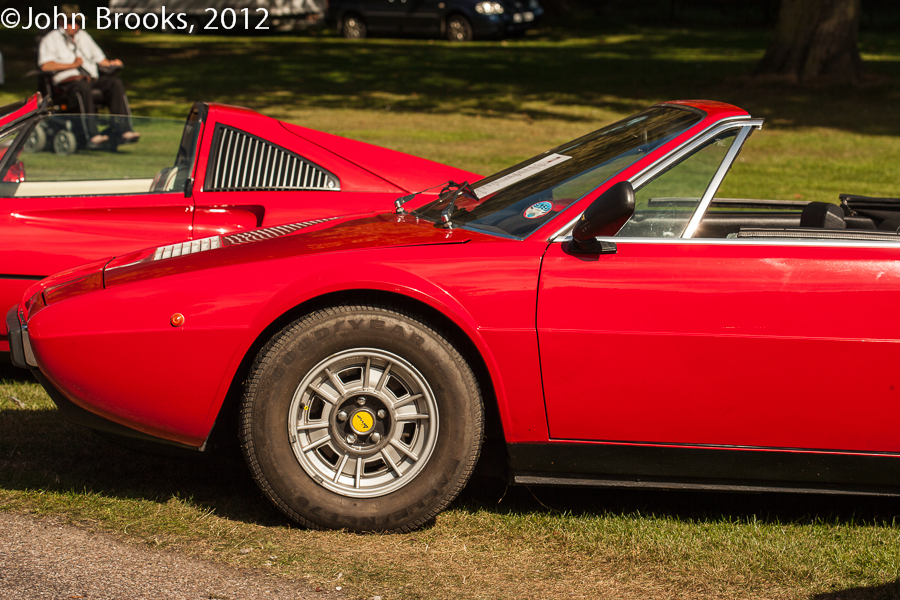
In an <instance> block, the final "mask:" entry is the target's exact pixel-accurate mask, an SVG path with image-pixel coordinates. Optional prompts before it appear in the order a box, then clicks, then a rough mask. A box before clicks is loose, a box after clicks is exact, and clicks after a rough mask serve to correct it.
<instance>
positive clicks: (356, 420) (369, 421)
mask: <svg viewBox="0 0 900 600" xmlns="http://www.w3.org/2000/svg"><path fill="white" fill-rule="evenodd" d="M350 424H351V425H352V426H353V429H354V430H355V431H356V433H369V431H371V430H372V427H374V426H375V417H374V416H373V415H372V413H370V412H368V411H365V410H361V411H359V412H358V413H356V414H355V415H353V419H352V420H351V421H350Z"/></svg>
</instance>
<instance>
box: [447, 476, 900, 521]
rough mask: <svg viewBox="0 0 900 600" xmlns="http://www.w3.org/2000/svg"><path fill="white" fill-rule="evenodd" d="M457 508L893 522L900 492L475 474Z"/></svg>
mask: <svg viewBox="0 0 900 600" xmlns="http://www.w3.org/2000/svg"><path fill="white" fill-rule="evenodd" d="M455 506H456V508H458V509H460V510H465V511H469V512H473V513H474V512H478V511H488V512H495V513H498V514H521V513H537V514H548V515H553V514H556V515H560V514H567V515H574V516H598V515H614V516H629V515H641V516H645V517H646V516H648V515H653V516H658V517H668V518H674V519H676V520H679V521H689V522H709V523H716V522H731V521H735V520H737V521H742V522H750V521H753V522H758V523H771V524H786V523H792V524H797V525H804V524H821V523H829V524H843V525H861V526H878V527H880V526H887V527H890V526H893V525H894V524H895V523H896V522H897V521H898V520H900V499H898V498H896V497H878V496H852V495H840V494H805V493H804V494H800V493H775V492H760V493H737V492H708V491H689V490H635V489H617V488H581V487H578V488H573V487H538V486H508V487H506V486H505V485H503V484H499V485H498V484H496V483H494V484H490V483H488V484H485V483H484V482H482V481H478V480H473V481H472V482H471V483H470V484H469V486H467V488H466V489H465V490H464V491H463V493H462V494H461V495H460V498H459V499H458V500H457V502H456V505H455Z"/></svg>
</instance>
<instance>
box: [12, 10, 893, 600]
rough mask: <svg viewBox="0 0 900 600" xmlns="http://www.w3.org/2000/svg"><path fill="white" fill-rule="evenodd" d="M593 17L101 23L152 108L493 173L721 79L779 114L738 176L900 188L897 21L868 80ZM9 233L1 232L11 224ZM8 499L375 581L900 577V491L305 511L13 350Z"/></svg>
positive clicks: (367, 593) (493, 496)
mask: <svg viewBox="0 0 900 600" xmlns="http://www.w3.org/2000/svg"><path fill="white" fill-rule="evenodd" d="M594 25H595V24H585V25H583V26H582V28H581V30H579V31H577V32H575V33H569V34H563V33H561V32H558V31H554V30H548V31H545V32H543V33H539V34H538V35H529V36H527V37H526V38H524V39H520V40H514V41H509V42H504V43H498V42H477V43H473V44H465V45H451V44H447V43H444V42H440V41H435V42H429V41H427V40H390V39H376V40H367V41H365V42H361V43H352V42H346V41H344V40H341V39H337V38H333V37H327V36H325V35H319V34H315V35H307V36H295V35H283V36H273V37H262V38H243V37H179V36H164V35H155V34H147V33H144V34H142V35H134V34H131V33H103V34H98V35H97V36H96V37H97V39H98V41H99V42H100V44H101V46H103V47H104V49H105V50H106V51H107V53H108V54H109V55H110V56H115V57H120V58H122V59H123V60H124V61H125V63H126V66H127V68H126V70H125V71H124V79H125V81H126V85H127V87H128V89H129V91H130V94H131V99H132V106H133V108H134V111H135V113H136V114H140V115H146V116H164V117H172V118H183V117H184V116H185V115H186V114H187V111H188V109H189V108H190V105H191V103H192V102H193V101H195V100H211V101H219V102H228V103H233V104H240V105H245V106H250V107H253V108H255V109H258V110H260V111H262V112H264V113H266V114H270V115H272V116H275V117H278V118H283V119H286V120H289V121H292V122H296V123H298V124H301V125H305V126H308V127H313V128H317V129H321V130H324V131H328V132H331V133H337V134H340V135H346V136H349V137H353V138H357V139H362V140H365V141H368V142H372V143H375V144H380V145H384V146H388V147H391V148H395V149H398V150H402V151H405V152H411V153H413V154H418V155H422V156H425V157H428V158H432V159H434V160H438V161H441V162H446V163H449V164H453V165H455V166H458V167H462V168H466V169H470V170H474V171H476V172H481V173H485V174H487V173H490V172H493V171H496V170H498V169H500V168H503V167H505V166H508V165H510V164H512V163H514V162H516V161H519V160H521V159H524V158H527V157H528V156H532V155H534V154H536V153H538V152H541V151H543V150H545V149H546V148H548V147H550V146H552V145H555V144H558V143H562V142H563V141H565V140H567V139H571V138H574V137H576V136H578V135H581V134H583V133H585V132H587V131H590V130H593V129H596V128H598V127H600V126H602V125H604V124H607V123H609V122H611V121H613V120H615V119H618V118H621V117H623V116H626V115H627V114H630V113H632V112H634V111H636V110H639V109H641V108H643V107H645V106H647V105H649V104H652V103H654V102H657V101H660V100H666V99H674V98H697V97H705V98H710V99H715V100H723V101H727V102H732V103H735V104H737V105H739V106H742V107H744V108H746V109H748V110H749V111H750V112H751V113H752V114H753V115H754V116H760V117H765V118H766V119H767V120H766V125H765V127H764V129H763V130H762V131H761V132H757V133H755V134H754V136H753V138H752V139H751V140H750V141H749V142H748V145H747V146H746V149H745V150H744V152H743V153H742V155H741V157H740V159H739V163H738V165H737V166H736V167H735V168H734V170H733V172H732V173H731V174H730V175H729V177H728V178H727V179H726V184H725V186H724V187H723V189H722V190H721V193H720V195H722V196H730V197H757V198H781V199H795V198H802V199H807V200H825V201H836V200H837V195H838V194H839V193H841V192H854V193H860V194H869V195H883V196H889V195H894V196H900V111H898V110H897V107H898V106H900V39H898V38H897V36H895V35H889V34H863V35H862V36H861V48H862V50H863V52H864V58H865V60H866V62H867V65H868V66H869V69H870V72H871V75H870V77H869V78H868V79H867V81H866V82H865V83H864V84H863V85H861V86H859V87H856V88H846V87H827V86H825V87H817V88H813V89H809V88H800V87H796V86H792V85H789V84H786V83H783V82H773V81H767V82H760V81H757V80H754V79H753V78H752V77H750V75H751V73H752V69H753V66H754V64H755V62H756V61H757V60H759V58H760V57H761V56H762V52H763V49H764V48H765V44H766V41H767V39H768V32H766V31H753V30H751V31H743V32H735V31H719V30H672V29H638V28H634V29H627V30H618V31H604V30H603V26H602V24H600V25H598V26H596V27H594ZM0 36H2V37H0V51H2V52H3V56H4V59H5V62H6V79H7V84H6V86H5V87H0V103H6V102H12V101H14V100H17V99H20V98H21V97H23V96H24V95H26V94H28V93H29V92H30V91H31V90H32V89H33V81H30V80H27V79H23V78H22V73H24V72H25V71H27V70H28V69H30V68H32V64H31V63H32V62H33V61H34V55H33V51H32V48H33V43H34V39H33V36H32V35H31V34H29V33H28V32H25V33H23V32H21V31H3V32H2V34H0ZM0 243H2V242H0ZM0 510H7V511H16V512H29V513H35V514H39V515H47V514H49V515H57V516H61V517H63V518H65V519H68V520H70V521H72V522H74V523H77V524H79V525H81V526H83V527H86V528H93V529H97V530H102V531H107V532H111V533H112V534H113V535H115V536H117V537H120V538H122V539H126V540H131V541H134V542H136V543H142V544H148V545H151V546H159V547H164V548H170V549H174V550H178V551H181V552H185V553H190V554H193V555H197V556H200V557H207V558H211V559H214V560H218V561H223V562H227V563H232V564H236V565H242V566H249V567H254V568H258V569H261V570H264V571H269V572H273V573H278V574H282V575H284V576H287V577H292V578H300V579H305V580H308V581H309V582H310V583H311V584H314V585H319V586H322V587H323V588H324V589H328V588H331V589H333V588H334V587H336V586H341V587H342V588H343V591H344V593H347V594H349V596H350V597H359V598H370V597H372V596H373V595H380V596H382V598H385V599H388V598H404V599H405V598H429V599H431V598H435V599H441V598H448V599H449V598H453V599H457V598H561V597H566V598H570V597H571V598H598V597H603V598H735V599H738V598H740V599H743V598H815V599H816V600H838V598H842V599H849V600H855V599H860V600H875V599H882V598H884V599H888V598H900V579H898V578H900V521H897V520H895V516H896V515H898V514H900V501H897V500H889V499H872V498H863V499H859V498H842V497H832V496H798V495H769V494H755V495H732V494H713V493H687V492H678V493H674V492H671V493H636V492H621V491H597V490H576V491H573V490H566V489H545V488H533V489H527V488H510V489H509V490H506V491H505V492H504V490H502V489H499V490H485V489H479V487H478V486H474V485H473V486H469V489H467V490H466V492H464V494H463V496H462V498H461V499H460V500H459V501H457V502H456V503H455V504H454V505H453V506H452V507H451V509H450V510H448V511H447V512H445V513H443V514H442V515H440V516H439V517H438V518H437V520H436V522H435V523H434V525H433V526H431V527H429V528H426V529H424V530H422V531H419V532H415V533H412V534H409V535H395V536H379V535H366V536H358V535H347V534H343V533H334V532H329V533H321V532H310V531H304V530H297V529H293V528H292V527H291V526H290V525H289V524H288V523H287V522H286V521H285V519H284V518H282V517H281V516H280V514H279V513H277V512H276V511H275V510H274V509H273V508H271V507H270V506H269V505H268V503H267V502H266V501H265V500H264V499H263V498H262V496H261V494H260V493H259V492H258V491H257V489H256V487H255V486H254V485H253V483H252V481H250V479H249V475H248V474H247V472H246V470H245V469H244V468H243V466H242V463H241V459H240V457H239V456H234V455H232V454H229V453H220V454H213V455H210V456H200V457H194V458H192V459H186V458H183V457H177V456H168V457H167V456H148V455H144V454H140V453H137V452H135V451H133V450H127V449H123V448H120V447H118V446H116V445H112V444H110V443H109V442H107V441H105V440H103V439H100V438H98V437H96V436H94V435H93V434H91V433H89V432H87V431H85V430H82V429H79V428H77V427H74V426H72V425H69V424H67V423H65V422H63V421H62V420H61V418H60V417H59V415H58V414H57V413H56V411H55V410H54V409H53V408H52V404H51V403H50V401H49V399H48V398H47V397H46V395H45V394H44V393H43V391H42V390H41V389H40V388H39V387H38V386H37V385H36V384H33V383H31V382H30V380H29V379H28V377H27V375H25V374H24V372H22V373H18V372H17V370H14V369H12V368H11V367H4V366H0Z"/></svg>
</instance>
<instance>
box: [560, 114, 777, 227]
mask: <svg viewBox="0 0 900 600" xmlns="http://www.w3.org/2000/svg"><path fill="white" fill-rule="evenodd" d="M763 121H764V120H763V119H753V118H751V117H749V116H747V117H736V118H732V119H727V120H724V121H721V122H719V123H716V124H715V125H713V126H711V127H709V128H707V129H706V130H705V131H703V132H702V133H700V134H698V135H697V136H696V137H694V138H693V139H691V140H689V141H687V142H685V143H684V144H683V145H682V146H680V147H678V148H676V149H675V150H672V151H671V152H669V153H668V154H666V155H665V156H662V157H660V158H659V159H658V160H656V161H655V162H654V163H652V164H650V165H648V166H647V167H646V168H645V169H644V170H643V171H641V172H639V173H638V174H636V175H635V176H634V177H632V178H631V179H628V180H627V181H630V182H631V185H632V186H633V187H634V189H635V190H639V189H640V188H641V187H643V186H644V185H646V184H647V183H649V182H650V181H652V180H653V179H654V178H655V177H657V176H658V175H660V174H661V173H662V172H664V171H666V170H667V169H669V168H670V167H671V166H672V165H674V164H675V163H677V162H679V161H680V160H682V159H684V158H686V157H687V156H688V155H690V154H691V153H692V152H694V151H695V150H697V149H698V148H700V147H701V146H703V145H705V144H706V143H707V142H709V141H710V140H711V139H713V138H715V136H717V135H721V134H722V133H724V132H726V131H730V130H732V129H738V128H739V129H741V131H740V132H738V135H737V138H736V139H735V141H734V143H733V144H732V145H731V148H729V149H728V152H726V153H725V157H724V158H723V159H722V162H721V164H720V165H719V168H718V169H717V170H716V173H715V174H714V175H713V178H712V180H710V183H709V185H708V186H707V188H706V191H705V192H704V193H703V196H701V198H700V203H699V204H698V206H697V208H696V209H694V213H693V215H692V216H691V219H690V220H689V221H688V225H687V227H685V231H684V233H683V234H682V236H681V237H680V238H652V237H609V238H607V237H604V238H597V239H602V240H611V241H624V240H665V241H666V242H672V241H675V240H684V239H692V238H691V237H690V235H688V236H687V237H685V234H686V233H688V232H689V233H690V234H691V235H693V233H694V231H695V230H696V228H697V225H699V224H700V220H701V219H702V218H703V215H704V214H705V212H706V209H707V208H709V205H710V203H711V202H712V200H713V198H714V197H715V195H716V192H717V191H718V190H719V186H720V185H721V184H722V181H723V180H724V179H725V175H726V174H727V173H728V170H729V169H730V168H731V165H732V163H733V162H734V160H735V159H736V158H737V156H738V154H739V153H740V150H741V148H742V147H743V145H744V142H745V141H747V138H748V137H749V136H750V133H751V132H752V131H753V130H754V129H761V128H762V125H763ZM583 212H584V211H582V212H580V213H578V214H577V215H576V216H575V218H573V219H572V220H571V221H569V222H568V223H566V225H565V226H563V227H561V228H560V229H557V230H556V232H555V233H554V234H553V235H552V236H550V239H549V241H550V242H565V241H569V240H571V239H572V229H573V228H574V227H575V224H576V223H577V222H578V219H580V218H581V215H582V214H583ZM692 225H693V227H692ZM729 241H730V240H729Z"/></svg>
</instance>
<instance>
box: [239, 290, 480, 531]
mask: <svg viewBox="0 0 900 600" xmlns="http://www.w3.org/2000/svg"><path fill="white" fill-rule="evenodd" d="M240 430H241V445H242V447H243V450H244V456H245V458H246V460H247V464H248V465H249V467H250V471H251V473H252V475H253V478H254V479H255V480H256V482H257V484H258V485H259V487H260V488H261V489H262V491H263V493H264V494H265V495H266V496H267V497H268V498H269V499H270V500H271V501H272V502H273V503H274V504H275V506H276V507H278V509H279V510H281V511H282V512H283V513H284V514H286V515H287V516H288V517H290V518H291V519H293V520H294V521H296V522H297V523H300V524H302V525H305V526H307V527H311V528H315V529H322V528H325V529H347V530H350V531H355V532H366V531H383V532H406V531H411V530H413V529H416V528H417V527H420V526H422V525H423V524H425V523H426V522H428V521H429V520H430V519H432V518H434V517H435V516H436V515H437V514H438V513H439V512H440V511H442V510H443V509H444V508H446V506H447V505H448V504H449V503H450V502H451V501H453V499H454V498H456V496H457V495H458V494H459V492H460V491H461V490H462V488H463V487H464V486H465V484H466V482H467V481H468V479H469V477H470V476H471V474H472V470H473V469H474V467H475V463H476V462H477V461H478V456H479V453H480V451H481V443H482V438H483V435H484V406H483V404H482V400H481V393H480V391H479V388H478V384H477V382H476V380H475V376H474V375H473V373H472V370H471V369H470V368H469V366H468V364H467V363H466V361H465V359H463V357H462V356H461V355H460V353H459V352H458V351H457V350H456V349H455V348H454V346H453V345H452V344H451V342H450V341H449V340H448V339H447V338H446V337H445V336H443V335H442V334H441V333H439V332H438V331H436V330H435V329H433V328H432V327H431V326H430V325H428V324H427V323H426V322H425V321H423V320H421V319H420V318H418V317H417V316H415V315H413V314H408V313H405V312H403V311H399V310H395V309H391V308H386V307H382V306H376V305H360V306H339V307H335V308H329V309H325V310H319V311H316V312H313V313H311V314H309V315H307V316H305V317H303V318H301V319H298V320H296V321H294V322H293V323H291V324H290V325H288V326H287V327H285V328H284V329H282V330H281V331H280V332H279V333H278V334H276V335H275V336H274V337H273V338H272V339H271V340H270V341H269V342H268V343H267V344H266V345H265V346H264V347H263V348H262V350H260V352H259V354H258V355H257V357H256V361H255V362H254V364H253V367H252V369H251V371H250V374H249V376H248V378H247V381H246V383H245V388H244V398H243V404H242V408H241V426H240ZM326 438H327V439H326ZM323 440H324V441H323Z"/></svg>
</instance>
